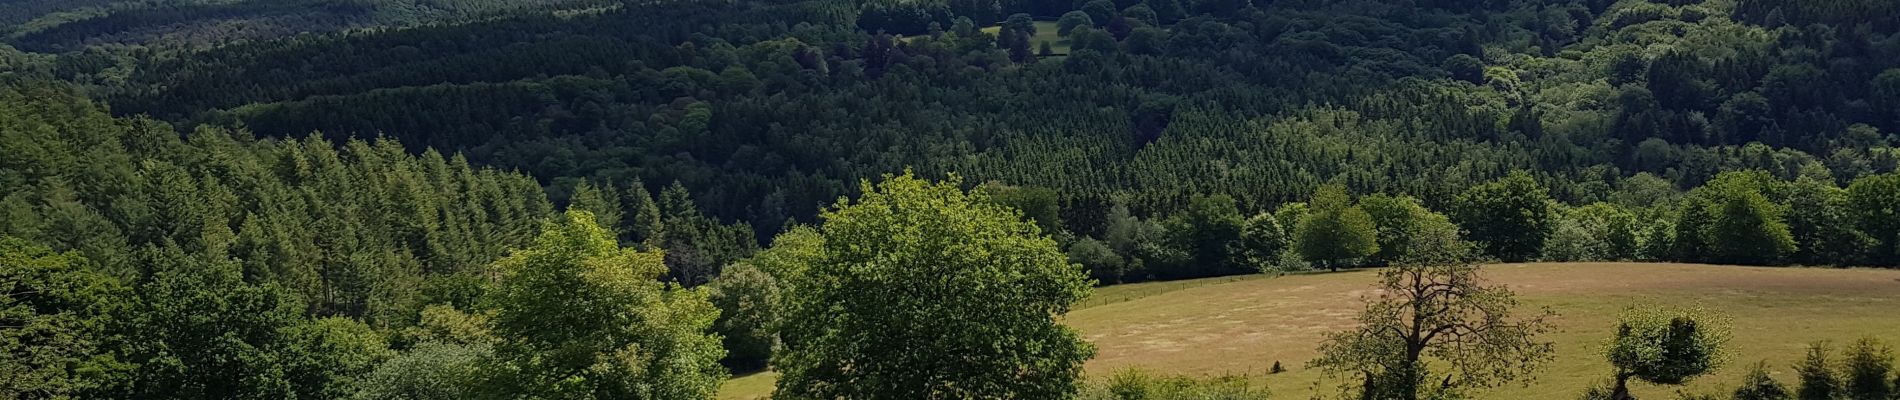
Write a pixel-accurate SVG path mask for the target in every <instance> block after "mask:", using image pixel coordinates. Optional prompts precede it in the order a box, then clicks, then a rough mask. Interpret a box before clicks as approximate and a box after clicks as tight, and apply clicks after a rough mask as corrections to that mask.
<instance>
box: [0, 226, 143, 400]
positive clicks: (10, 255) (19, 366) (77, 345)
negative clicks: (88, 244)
mask: <svg viewBox="0 0 1900 400" xmlns="http://www.w3.org/2000/svg"><path fill="white" fill-rule="evenodd" d="M92 268H94V267H93V266H91V265H89V264H87V261H86V259H85V258H83V257H79V256H78V255H77V254H74V253H56V252H53V251H52V249H48V248H46V247H45V246H41V245H38V244H35V243H31V242H27V241H26V240H24V239H19V238H13V237H5V236H0V376H5V377H7V378H5V379H0V397H3V398H9V399H34V398H79V397H85V395H84V394H86V393H95V392H94V391H95V390H97V389H100V388H101V387H102V386H107V385H112V384H114V382H113V381H114V380H116V379H117V378H119V377H120V376H119V374H122V373H123V372H124V371H123V370H124V369H126V368H127V365H125V364H124V362H123V361H122V360H118V359H115V358H114V357H113V355H112V353H113V352H112V350H113V349H114V348H113V347H114V346H113V345H114V343H112V342H111V341H110V340H109V338H110V335H111V334H112V333H113V331H114V329H113V326H112V325H111V324H112V322H113V320H114V318H116V317H122V316H123V314H122V312H123V311H124V307H126V306H128V304H127V303H128V301H129V300H131V293H130V292H129V291H128V290H126V288H125V287H124V286H123V285H122V284H120V283H119V282H118V280H116V279H113V278H111V277H109V276H106V275H104V274H100V273H98V272H96V271H93V270H92Z"/></svg>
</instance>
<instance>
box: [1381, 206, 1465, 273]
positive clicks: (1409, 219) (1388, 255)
mask: <svg viewBox="0 0 1900 400" xmlns="http://www.w3.org/2000/svg"><path fill="white" fill-rule="evenodd" d="M1359 208H1361V209H1364V210H1365V212H1366V214H1367V215H1369V216H1371V217H1372V223H1373V225H1374V226H1377V227H1378V238H1379V240H1378V242H1379V250H1378V252H1377V253H1374V254H1373V255H1372V260H1373V261H1374V262H1380V263H1394V262H1402V261H1404V260H1407V259H1408V258H1410V257H1412V256H1414V254H1412V253H1413V252H1412V247H1413V242H1415V241H1418V240H1420V239H1419V237H1421V236H1426V235H1433V234H1439V233H1443V232H1444V231H1449V232H1450V234H1451V235H1454V237H1455V235H1457V234H1458V227H1457V226H1456V225H1452V223H1451V220H1450V219H1449V218H1447V217H1445V215H1444V214H1439V213H1437V212H1433V211H1432V210H1429V209H1426V208H1425V206H1424V205H1422V204H1419V201H1418V199H1416V198H1413V197H1411V196H1392V195H1386V194H1383V193H1381V194H1373V195H1367V196H1365V197H1360V198H1359ZM1435 232H1437V233H1435Z"/></svg>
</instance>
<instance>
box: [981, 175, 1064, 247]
mask: <svg viewBox="0 0 1900 400" xmlns="http://www.w3.org/2000/svg"><path fill="white" fill-rule="evenodd" d="M983 191H984V192H985V193H984V194H987V195H989V198H990V200H991V201H995V202H996V203H997V204H1002V205H1004V206H1008V207H1010V208H1014V209H1016V210H1018V211H1021V212H1022V214H1023V218H1027V219H1028V220H1029V222H1032V223H1035V224H1036V227H1039V228H1042V232H1043V233H1044V234H1055V233H1058V232H1061V231H1062V205H1061V204H1060V203H1059V201H1061V199H1060V198H1058V197H1057V196H1058V194H1057V193H1056V191H1055V190H1054V189H1049V188H1043V187H1021V186H1009V185H1004V184H1001V183H997V182H990V183H988V184H984V185H983Z"/></svg>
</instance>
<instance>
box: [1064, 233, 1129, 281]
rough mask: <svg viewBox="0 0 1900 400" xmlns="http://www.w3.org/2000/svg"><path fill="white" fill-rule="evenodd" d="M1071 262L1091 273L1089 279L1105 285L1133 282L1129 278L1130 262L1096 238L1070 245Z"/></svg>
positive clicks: (1077, 241)
mask: <svg viewBox="0 0 1900 400" xmlns="http://www.w3.org/2000/svg"><path fill="white" fill-rule="evenodd" d="M1068 254H1069V262H1072V263H1076V264H1081V265H1082V268H1084V269H1087V270H1088V271H1089V277H1090V278H1093V279H1095V281H1097V282H1101V283H1104V284H1109V283H1123V282H1125V281H1127V280H1132V279H1131V278H1133V277H1129V276H1128V272H1129V271H1128V260H1127V259H1124V258H1122V256H1121V254H1116V253H1115V249H1111V248H1109V247H1108V244H1107V243H1103V242H1102V241H1100V240H1095V238H1088V237H1085V238H1081V239H1078V240H1076V241H1075V243H1074V244H1070V245H1069V252H1068Z"/></svg>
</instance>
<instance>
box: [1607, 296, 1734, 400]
mask: <svg viewBox="0 0 1900 400" xmlns="http://www.w3.org/2000/svg"><path fill="white" fill-rule="evenodd" d="M1728 339H1729V333H1728V322H1727V320H1726V319H1723V318H1721V317H1717V316H1713V315H1710V314H1708V313H1706V312H1703V311H1700V310H1693V309H1682V310H1677V309H1667V308H1658V307H1643V308H1636V307H1632V308H1630V309H1629V310H1627V311H1625V312H1624V314H1623V316H1622V317H1620V318H1619V319H1618V322H1617V327H1616V336H1615V337H1613V338H1611V339H1610V342H1609V343H1608V344H1607V345H1606V346H1605V347H1606V349H1607V350H1606V351H1605V354H1606V356H1607V357H1608V358H1609V360H1610V365H1612V366H1614V367H1616V376H1615V380H1614V382H1615V386H1614V387H1613V389H1612V390H1613V392H1614V393H1615V397H1616V398H1628V395H1629V380H1630V379H1632V378H1634V379H1640V380H1643V381H1645V382H1649V383H1654V384H1659V385H1681V384H1683V383H1686V382H1688V381H1689V380H1690V379H1694V378H1695V377H1698V376H1702V375H1706V374H1708V373H1709V372H1712V371H1714V370H1715V368H1717V367H1719V366H1720V365H1721V364H1722V363H1723V362H1724V361H1725V358H1726V357H1727V354H1726V353H1725V349H1724V346H1725V345H1726V344H1727V343H1728Z"/></svg>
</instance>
